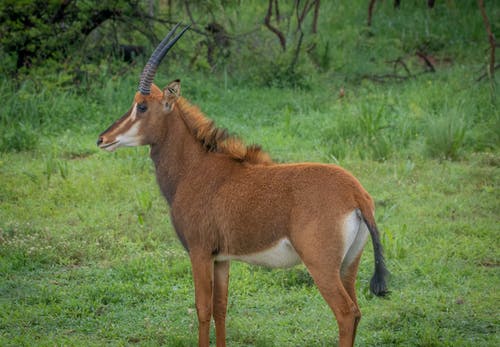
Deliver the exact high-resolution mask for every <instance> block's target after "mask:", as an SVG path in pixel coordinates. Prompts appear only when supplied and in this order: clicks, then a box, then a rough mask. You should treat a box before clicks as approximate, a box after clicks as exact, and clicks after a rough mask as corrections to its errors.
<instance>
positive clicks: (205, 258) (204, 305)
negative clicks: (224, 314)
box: [189, 251, 214, 347]
mask: <svg viewBox="0 0 500 347" xmlns="http://www.w3.org/2000/svg"><path fill="white" fill-rule="evenodd" d="M189 256H190V258H191V266H192V268H193V279H194V295H195V303H196V312H197V314H198V346H199V347H209V345H210V321H211V319H212V288H213V272H214V262H213V260H212V257H211V255H210V254H209V255H206V254H203V253H198V252H196V251H191V252H190V255H189Z"/></svg>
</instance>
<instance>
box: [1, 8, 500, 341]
mask: <svg viewBox="0 0 500 347" xmlns="http://www.w3.org/2000/svg"><path fill="white" fill-rule="evenodd" d="M360 3H361V2H360ZM252 4H253V3H252ZM363 4H364V2H363ZM391 4H392V3H391V2H390V1H386V2H383V3H380V4H379V3H378V2H377V7H376V12H375V16H374V24H373V26H372V28H371V29H367V28H365V27H363V26H360V25H359V23H363V22H364V20H365V17H364V16H365V14H366V12H365V11H364V10H363V11H357V10H356V8H355V6H348V7H344V6H345V5H342V4H335V9H334V10H332V9H331V8H328V6H333V5H331V4H325V5H323V3H322V6H325V11H328V10H329V9H330V10H332V11H331V13H332V15H331V17H329V18H326V16H325V17H321V18H322V21H321V24H320V25H323V26H324V27H331V29H330V30H332V31H334V32H335V35H330V36H329V35H323V36H321V37H319V38H317V41H318V42H317V44H318V47H319V50H318V52H319V54H320V55H321V56H320V57H319V58H318V59H320V61H322V63H321V64H320V65H321V66H320V67H318V69H319V70H320V72H317V71H316V70H314V69H312V67H311V64H312V63H310V62H307V61H302V62H301V64H300V69H299V71H298V72H297V73H298V75H297V76H295V75H284V76H276V75H273V74H272V73H271V72H272V71H273V69H272V68H273V66H274V65H272V64H271V65H269V62H268V61H266V60H265V59H264V61H263V62H262V66H260V65H259V64H248V69H247V70H248V71H247V72H246V73H247V74H249V75H252V74H254V77H252V78H250V79H245V80H244V82H242V81H241V80H240V78H241V77H242V76H243V77H245V76H246V75H245V72H241V71H239V72H238V71H236V70H235V65H234V64H235V61H229V62H228V65H227V66H226V68H227V72H228V74H227V75H224V76H223V77H220V76H217V74H215V76H214V77H207V75H206V73H205V71H203V70H202V69H201V70H199V71H191V70H190V69H188V68H186V67H185V66H181V63H177V62H176V63H174V64H172V65H169V66H163V67H162V68H160V71H159V73H158V76H157V79H156V81H157V83H158V85H160V86H164V85H166V83H167V82H168V81H169V80H171V79H174V78H177V77H180V78H181V79H182V84H183V86H182V88H183V94H184V96H186V97H187V98H188V99H189V100H191V101H192V102H193V103H195V104H197V105H199V106H200V107H201V108H202V110H204V112H205V113H206V114H207V115H208V116H209V117H211V118H213V119H214V120H216V122H217V123H218V124H219V125H221V126H224V127H227V128H228V129H229V130H230V131H231V132H233V133H236V134H239V135H241V136H242V137H243V138H244V139H245V140H246V142H248V143H259V144H261V145H263V147H264V149H266V150H267V151H268V152H270V154H271V155H272V157H273V158H275V159H276V160H278V161H285V162H291V161H318V162H330V163H338V164H340V165H342V166H344V167H345V168H347V169H349V170H350V171H351V172H352V173H354V174H355V175H356V176H357V177H358V178H359V179H360V180H361V182H362V183H363V184H364V186H365V187H366V188H367V190H368V191H369V192H370V193H371V194H372V196H373V197H374V198H375V201H376V205H377V220H378V223H379V227H380V229H381V231H382V242H383V245H384V248H385V254H386V258H387V265H388V268H389V270H390V271H391V273H392V276H391V280H390V284H389V286H390V289H391V291H392V294H391V295H390V297H389V298H388V299H379V298H374V297H373V296H372V295H371V294H370V293H369V290H368V285H369V279H370V276H371V273H372V269H373V260H372V258H373V257H372V249H371V246H369V244H368V246H367V247H366V250H365V254H364V255H363V257H362V263H361V266H360V272H359V275H358V283H357V286H358V288H357V293H358V296H359V303H360V307H361V310H362V313H363V319H362V320H361V323H360V327H359V329H358V336H357V344H358V345H360V346H498V345H500V333H499V327H500V319H499V317H500V315H499V309H498V302H499V299H500V297H499V292H498V288H499V287H500V272H499V264H500V260H499V252H498V250H499V249H500V247H499V246H500V244H499V241H498V239H499V238H498V235H499V234H500V227H499V219H498V216H499V214H500V152H499V145H500V138H499V134H500V112H499V108H498V101H499V95H498V86H495V82H494V81H489V82H488V81H484V82H475V80H476V78H477V77H478V74H479V73H478V71H480V70H479V69H481V68H482V64H483V60H482V59H483V58H484V51H483V50H482V49H483V47H486V44H485V45H480V44H478V42H479V38H483V36H484V31H483V30H484V29H483V28H482V23H481V22H480V20H479V21H478V20H477V18H476V19H475V17H474V16H471V15H469V13H470V11H469V10H471V9H470V8H468V6H472V5H470V4H458V2H457V3H456V4H455V2H437V4H436V6H437V8H436V9H435V10H433V11H428V10H427V9H426V8H425V6H423V5H421V4H420V2H415V3H414V4H413V3H410V2H408V4H406V3H405V2H403V4H404V7H403V8H402V9H401V10H400V11H399V12H393V10H392V8H391ZM365 5H366V4H364V5H363V6H365ZM252 6H254V7H258V8H259V9H260V10H262V11H264V12H265V10H266V8H265V6H264V7H262V8H260V7H259V6H263V5H261V4H260V5H259V4H253V5H252ZM407 6H408V7H407ZM363 9H364V7H363ZM474 11H475V8H474ZM489 11H490V12H489V13H492V18H494V17H495V15H496V14H498V9H497V8H496V7H494V6H493V5H490V8H489ZM325 13H326V12H325ZM395 13H396V14H395ZM246 16H247V17H241V16H240V13H239V12H238V10H236V9H232V10H231V9H228V17H227V18H229V20H230V23H226V24H228V25H234V24H231V23H233V22H234V23H238V25H239V24H240V23H239V22H238V21H234V20H232V21H231V18H233V17H234V18H242V19H241V21H240V22H241V25H242V27H243V26H244V23H246V24H247V25H248V26H249V28H251V27H252V25H251V23H250V21H251V20H250V19H249V18H250V15H249V14H248V13H247V14H246ZM248 23H250V24H248ZM353 23H354V24H356V23H358V24H356V25H354V24H353ZM408 23H411V25H410V24H408ZM457 23H458V24H457ZM492 23H494V21H493V20H492ZM457 28H458V29H457ZM495 28H496V27H494V30H497V29H495ZM233 29H234V28H233ZM243 29H245V30H246V29H247V28H244V27H243V28H242V29H241V30H242V31H244V30H243ZM465 29H467V30H465ZM269 35H270V36H269V37H265V40H267V41H265V42H268V41H269V42H270V41H271V40H275V37H273V36H271V34H269ZM187 41H188V42H189V40H187ZM421 45H426V46H425V47H427V49H428V50H429V51H428V52H427V53H430V54H432V55H433V56H434V57H435V58H436V59H438V60H441V61H442V62H443V63H442V64H441V65H439V66H438V69H437V72H436V73H433V74H431V73H426V74H422V75H419V76H418V77H415V78H410V79H408V80H407V81H405V82H404V83H394V82H393V83H386V84H379V83H374V82H372V81H371V80H369V79H368V78H366V77H363V76H366V75H367V74H379V73H386V72H392V67H391V66H390V65H388V64H387V63H385V61H386V60H387V59H392V58H397V57H398V56H401V57H406V56H408V55H410V54H412V52H414V50H415V49H416V48H418V47H420V46H421ZM179 49H180V51H182V49H185V48H184V47H183V46H182V45H181V46H180V47H179ZM244 53H245V52H244V51H243V52H242V54H243V59H248V57H245V56H244ZM269 54H270V55H269V56H268V57H267V58H268V59H270V60H272V56H271V53H269ZM450 57H451V58H452V60H451V62H450V61H449V58H450ZM235 59H236V56H235ZM254 59H255V57H254ZM405 59H406V58H405ZM284 61H285V63H286V57H285V58H284ZM243 62H245V60H243ZM407 63H408V64H409V67H410V68H411V69H412V71H416V72H418V71H421V69H422V66H421V65H419V63H418V61H416V60H412V59H410V58H408V59H407ZM103 64H104V63H103ZM240 64H244V63H240ZM266 64H267V65H266ZM273 64H284V63H283V62H282V61H278V60H276V61H274V62H273ZM240 66H243V65H240ZM260 67H262V69H263V70H262V71H263V73H262V74H259V73H257V72H256V71H255V69H256V68H260ZM278 67H279V68H283V67H284V66H278ZM135 69H136V70H137V71H135V70H134V69H131V71H130V72H129V73H127V74H126V75H125V76H120V77H116V76H109V78H107V77H102V78H101V79H100V80H99V81H97V82H96V84H95V85H90V84H89V85H85V86H81V87H80V88H73V87H68V86H67V85H62V86H61V85H60V84H57V83H55V82H54V80H57V74H55V76H52V77H50V76H45V75H43V76H42V75H37V74H33V75H31V76H29V77H26V78H24V79H22V80H19V81H15V82H13V81H10V80H8V79H6V78H5V79H3V80H2V82H1V83H0V95H1V96H2V100H4V105H3V107H2V112H0V182H1V183H0V278H1V280H0V346H33V345H37V346H49V345H50V346H52V345H75V346H80V345H85V346H87V345H88V346H102V345H113V346H115V345H118V346H121V345H140V346H156V345H166V346H193V345H195V344H196V335H197V319H196V313H195V311H196V310H195V308H194V294H193V284H192V280H191V270H190V264H189V259H188V257H187V255H186V254H185V252H184V250H183V249H182V246H181V245H180V242H179V241H178V240H177V238H176V236H175V232H174V231H173V230H172V226H171V225H170V223H169V217H168V207H167V205H166V203H165V202H164V200H163V198H162V197H161V195H160V193H159V190H158V188H157V186H156V181H155V178H154V170H153V168H152V164H151V161H150V159H149V158H148V149H147V148H128V149H122V150H119V151H117V152H115V153H112V154H110V153H105V152H102V151H99V150H98V149H97V148H96V146H95V141H96V139H97V135H98V134H99V133H100V132H101V131H102V130H103V129H105V128H106V127H107V126H108V125H109V124H110V123H111V122H112V121H114V120H115V119H117V118H118V117H119V116H120V115H121V114H123V112H125V111H126V110H127V108H128V107H129V105H130V102H131V99H132V95H133V93H134V89H135V87H136V85H137V80H136V76H137V75H138V73H139V70H138V69H139V68H135ZM99 70H101V69H99ZM132 70H133V71H132ZM243 70H244V69H243ZM266 71H267V72H266ZM269 71H271V72H269ZM280 71H285V72H286V69H281V70H280ZM314 71H316V72H314ZM399 73H400V72H399ZM246 77H248V76H246ZM290 78H291V79H292V82H293V79H294V78H297V79H299V82H300V83H299V84H301V85H302V84H303V88H300V89H299V88H278V87H276V86H283V85H286V84H287V83H288V82H290V81H289V80H288V79H290ZM273 79H274V80H273ZM287 81H288V82H287ZM285 82H286V83H285ZM490 82H491V83H490ZM290 84H292V85H293V84H294V83H290ZM263 86H265V87H263ZM59 87H60V88H59ZM495 88H496V89H495ZM340 89H343V90H344V96H343V97H339V93H340ZM227 330H228V344H229V345H230V346H327V345H328V346H329V345H331V344H332V342H334V341H336V339H337V326H336V323H335V320H334V318H333V315H332V313H331V312H330V310H329V308H328V307H327V305H326V303H325V302H324V300H323V299H322V298H321V296H320V294H319V293H318V291H317V289H316V287H315V286H314V284H313V283H312V280H311V278H310V276H309V275H308V273H307V271H306V269H305V268H304V267H303V266H299V267H296V268H294V269H291V270H268V269H264V268H259V267H251V266H248V265H245V264H241V263H233V264H232V265H231V283H230V298H229V308H228V321H227ZM213 339H214V337H213V331H212V341H213Z"/></svg>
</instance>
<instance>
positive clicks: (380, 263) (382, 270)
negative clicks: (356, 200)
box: [362, 214, 389, 296]
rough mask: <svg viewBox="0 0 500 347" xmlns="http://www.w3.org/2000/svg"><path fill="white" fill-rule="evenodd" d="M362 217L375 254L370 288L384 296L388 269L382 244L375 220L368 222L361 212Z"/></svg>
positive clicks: (386, 292) (376, 293)
mask: <svg viewBox="0 0 500 347" xmlns="http://www.w3.org/2000/svg"><path fill="white" fill-rule="evenodd" d="M362 218H363V221H364V222H365V224H366V226H367V227H368V230H369V231H370V235H371V237H372V244H373V254H374V256H375V272H374V273H373V277H372V279H371V281H370V290H371V292H372V293H373V294H375V295H377V296H385V295H386V294H389V291H388V290H387V284H386V278H387V276H388V275H389V271H387V268H386V267H385V261H384V255H383V250H382V244H381V243H380V235H379V232H378V229H377V225H376V224H375V221H373V220H372V221H371V222H370V221H369V220H367V218H366V217H365V216H364V215H363V214H362Z"/></svg>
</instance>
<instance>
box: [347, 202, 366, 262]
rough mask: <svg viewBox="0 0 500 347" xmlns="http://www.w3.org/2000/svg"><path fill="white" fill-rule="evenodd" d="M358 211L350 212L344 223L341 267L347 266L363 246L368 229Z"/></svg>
mask: <svg viewBox="0 0 500 347" xmlns="http://www.w3.org/2000/svg"><path fill="white" fill-rule="evenodd" d="M359 213H360V212H359V211H358V210H354V211H352V212H351V213H350V214H349V215H348V216H347V217H346V219H345V222H344V229H343V231H344V256H343V260H342V267H346V266H349V265H350V264H351V263H352V262H353V260H354V259H356V257H357V256H358V255H359V253H360V252H361V251H362V250H363V247H364V246H365V243H366V239H367V237H368V228H367V226H366V225H365V223H364V221H363V220H362V219H361V216H360V215H359Z"/></svg>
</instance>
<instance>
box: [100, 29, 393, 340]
mask: <svg viewBox="0 0 500 347" xmlns="http://www.w3.org/2000/svg"><path fill="white" fill-rule="evenodd" d="M178 26H179V25H177V26H176V27H175V28H174V29H173V30H172V31H171V32H170V33H169V34H168V35H167V36H166V38H165V39H164V40H163V41H162V42H161V43H160V44H159V46H158V47H157V48H156V50H155V51H154V53H153V54H152V56H151V58H150V59H149V61H148V63H147V64H146V66H145V68H144V70H143V72H142V75H141V79H140V82H139V88H138V92H137V93H136V94H135V97H134V101H133V103H132V107H131V108H130V109H129V110H128V111H127V113H125V114H124V115H123V116H122V117H121V118H120V119H118V120H117V121H116V122H115V123H114V124H112V125H111V126H110V127H109V128H108V129H107V130H105V131H104V132H103V133H102V134H101V135H100V136H99V139H98V141H97V144H98V146H99V147H100V148H102V149H105V150H107V151H113V150H115V149H116V148H118V147H122V146H139V145H149V146H150V148H151V159H152V160H153V162H154V164H155V168H156V177H157V180H158V184H159V186H160V189H161V191H162V193H163V195H164V196H165V198H166V199H167V202H168V204H169V205H170V212H171V220H172V223H173V225H174V228H175V231H176V233H177V235H178V237H179V239H180V241H181V242H182V244H183V246H184V248H185V249H186V251H187V252H188V253H189V257H190V260H191V263H192V272H193V278H194V286H195V302H196V310H197V314H198V322H199V330H198V332H199V346H209V330H210V322H211V318H212V316H213V317H214V321H215V331H216V342H217V346H225V344H226V343H225V335H226V331H225V317H226V306H227V294H228V281H229V262H230V260H241V261H244V262H248V263H251V264H258V265H264V266H270V267H283V268H284V267H291V266H293V265H296V264H298V263H300V262H301V261H302V262H303V263H304V264H305V266H306V267H307V269H308V271H309V272H310V274H311V276H312V278H313V279H314V282H315V283H316V285H317V286H318V288H319V291H320V292H321V294H322V295H323V297H324V299H325V300H326V302H327V303H328V305H329V306H330V308H331V309H332V310H333V313H334V314H335V317H336V319H337V323H338V326H339V344H340V346H352V345H353V344H354V338H355V334H356V327H357V325H358V322H359V320H360V318H361V313H360V311H359V308H358V304H357V300H356V292H355V285H354V284H355V280H356V273H357V270H358V265H359V260H360V257H361V253H362V250H363V247H364V244H365V242H366V239H367V237H368V234H370V235H371V238H372V242H373V247H374V254H375V273H374V275H373V277H372V279H371V283H370V289H371V291H372V292H373V293H374V294H375V295H379V296H381V295H384V294H385V293H386V292H387V290H386V283H385V277H386V274H387V270H386V268H385V265H384V258H383V255H382V247H381V243H380V239H379V232H378V231H377V227H376V224H375V219H374V204H373V201H372V199H371V197H370V195H369V194H368V193H367V192H366V191H365V189H364V188H363V187H362V186H361V184H360V183H359V182H358V180H357V179H356V178H355V177H354V176H353V175H351V174H350V173H349V172H347V171H346V170H344V169H342V168H341V167H339V166H335V165H326V164H314V163H298V164H277V163H274V162H273V161H272V160H271V159H270V158H269V156H268V155H267V154H266V153H265V152H263V151H262V150H261V149H260V147H258V146H249V147H247V146H245V145H244V144H243V143H242V142H241V141H240V140H239V139H237V138H235V137H231V136H229V135H228V134H227V132H226V131H225V130H222V129H220V128H217V127H215V125H214V123H213V121H211V120H210V119H208V118H206V117H205V116H204V115H203V114H202V113H201V111H200V110H199V109H198V108H197V107H195V106H192V105H190V104H189V103H188V101H186V100H185V99H184V98H182V97H181V96H180V88H181V85H180V81H179V80H175V81H173V82H171V83H170V84H168V85H167V87H166V88H165V89H164V90H163V91H162V90H160V89H159V88H158V87H157V86H156V85H154V84H153V83H152V81H153V78H154V75H155V72H156V69H157V67H158V65H159V64H160V62H161V60H162V59H163V57H164V56H165V55H166V53H167V51H168V50H169V49H170V48H171V47H172V46H173V45H174V44H175V42H176V41H177V40H178V39H179V38H180V37H181V35H182V34H183V33H184V32H185V31H186V30H187V29H188V27H186V28H184V29H183V30H182V31H181V32H180V33H179V34H178V35H177V36H176V37H174V38H173V39H172V40H170V38H171V37H172V36H173V35H174V33H175V30H176V29H177V27H178ZM169 40H170V41H169Z"/></svg>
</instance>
